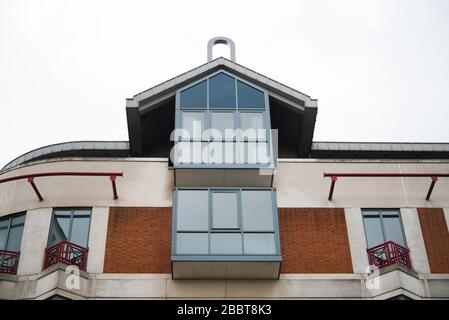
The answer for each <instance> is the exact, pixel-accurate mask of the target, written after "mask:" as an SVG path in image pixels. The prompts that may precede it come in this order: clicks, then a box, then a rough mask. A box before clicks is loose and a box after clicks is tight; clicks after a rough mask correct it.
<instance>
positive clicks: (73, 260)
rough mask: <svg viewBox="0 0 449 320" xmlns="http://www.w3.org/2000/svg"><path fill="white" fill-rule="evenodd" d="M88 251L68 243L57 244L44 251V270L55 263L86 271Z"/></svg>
mask: <svg viewBox="0 0 449 320" xmlns="http://www.w3.org/2000/svg"><path fill="white" fill-rule="evenodd" d="M88 251H89V249H87V248H84V247H81V246H79V245H77V244H74V243H71V242H69V241H61V242H58V243H57V244H55V245H53V246H51V247H48V248H47V249H45V260H44V269H46V268H48V267H50V266H52V265H54V264H56V263H63V264H66V265H74V266H77V267H78V268H80V270H86V264H87V252H88Z"/></svg>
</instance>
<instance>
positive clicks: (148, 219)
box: [104, 207, 172, 273]
mask: <svg viewBox="0 0 449 320" xmlns="http://www.w3.org/2000/svg"><path fill="white" fill-rule="evenodd" d="M171 214H172V209H171V208H129V207H111V208H110V211H109V222H108V234H107V238H106V253H105V262H104V272H105V273H170V272H171V259H170V256H171Z"/></svg>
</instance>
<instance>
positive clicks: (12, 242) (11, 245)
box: [6, 224, 23, 251]
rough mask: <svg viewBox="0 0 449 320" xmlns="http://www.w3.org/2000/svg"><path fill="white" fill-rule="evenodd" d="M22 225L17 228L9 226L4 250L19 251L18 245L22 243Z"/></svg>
mask: <svg viewBox="0 0 449 320" xmlns="http://www.w3.org/2000/svg"><path fill="white" fill-rule="evenodd" d="M22 233H23V224H22V225H18V226H11V229H10V230H9V238H8V245H7V247H6V250H10V251H20V244H21V242H22Z"/></svg>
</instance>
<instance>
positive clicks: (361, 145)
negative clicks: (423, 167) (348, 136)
mask: <svg viewBox="0 0 449 320" xmlns="http://www.w3.org/2000/svg"><path fill="white" fill-rule="evenodd" d="M312 150H316V151H321V150H341V151H349V150H360V151H392V152H398V151H417V152H422V151H427V152H437V151H440V152H448V151H449V143H408V142H405V143H397V142H321V141H320V142H316V141H315V142H313V144H312Z"/></svg>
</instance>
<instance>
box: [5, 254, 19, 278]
mask: <svg viewBox="0 0 449 320" xmlns="http://www.w3.org/2000/svg"><path fill="white" fill-rule="evenodd" d="M19 258H20V252H16V251H8V250H0V273H7V274H17V266H18V265H19Z"/></svg>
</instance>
